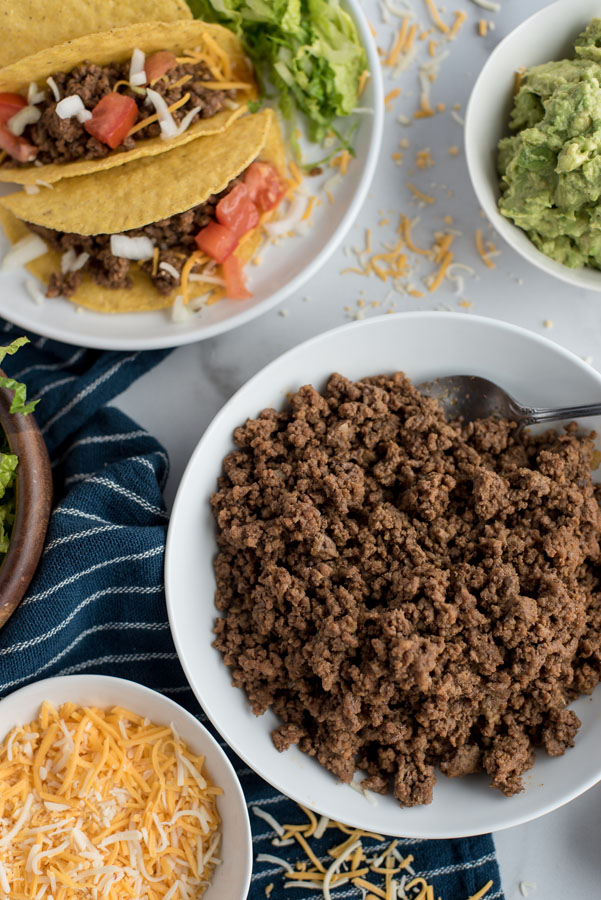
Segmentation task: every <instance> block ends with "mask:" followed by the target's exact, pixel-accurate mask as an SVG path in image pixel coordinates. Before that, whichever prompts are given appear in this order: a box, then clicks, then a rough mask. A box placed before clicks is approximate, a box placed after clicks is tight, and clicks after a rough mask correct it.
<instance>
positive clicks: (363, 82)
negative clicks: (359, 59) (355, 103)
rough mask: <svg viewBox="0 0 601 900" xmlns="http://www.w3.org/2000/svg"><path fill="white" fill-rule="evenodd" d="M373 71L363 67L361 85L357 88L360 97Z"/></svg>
mask: <svg viewBox="0 0 601 900" xmlns="http://www.w3.org/2000/svg"><path fill="white" fill-rule="evenodd" d="M370 75H371V73H370V72H369V71H368V70H367V69H363V71H362V72H361V77H360V78H359V87H358V88H357V97H360V96H361V95H362V94H363V91H364V90H365V85H366V84H367V81H368V79H369V77H370Z"/></svg>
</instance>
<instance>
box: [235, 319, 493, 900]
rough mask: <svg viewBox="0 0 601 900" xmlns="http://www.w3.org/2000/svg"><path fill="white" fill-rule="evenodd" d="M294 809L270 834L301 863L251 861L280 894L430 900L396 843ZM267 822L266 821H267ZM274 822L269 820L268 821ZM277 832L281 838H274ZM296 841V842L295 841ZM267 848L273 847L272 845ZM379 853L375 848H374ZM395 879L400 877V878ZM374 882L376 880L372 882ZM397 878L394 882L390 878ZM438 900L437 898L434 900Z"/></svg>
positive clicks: (268, 857) (266, 857) (430, 891)
mask: <svg viewBox="0 0 601 900" xmlns="http://www.w3.org/2000/svg"><path fill="white" fill-rule="evenodd" d="M357 317H360V316H359V315H357ZM259 809H260V808H259V807H253V811H254V812H255V814H257V815H259V816H260V817H261V818H262V819H264V820H265V821H267V822H268V824H269V818H268V815H269V814H264V811H263V810H260V811H259ZM300 809H301V810H302V811H303V812H304V814H305V815H306V817H307V819H308V821H307V822H305V823H304V824H300V825H298V824H286V825H280V823H279V822H277V823H276V824H277V826H278V827H277V829H276V828H274V831H275V832H277V834H278V835H279V836H280V838H279V839H277V840H278V845H281V844H282V840H281V837H282V835H283V836H284V837H285V838H286V837H288V838H296V840H297V841H298V842H299V843H301V845H302V846H303V848H304V849H305V851H306V850H307V849H308V850H309V851H310V852H309V853H307V858H306V859H304V860H303V859H301V860H298V861H297V862H296V865H295V867H293V866H292V865H291V864H290V863H289V862H288V860H286V859H283V858H281V857H279V856H274V855H272V854H268V853H265V854H263V853H261V854H259V855H258V856H257V862H265V863H268V864H270V865H277V866H279V867H280V869H281V870H282V873H283V876H284V882H285V887H286V888H301V889H302V888H307V889H310V890H313V891H315V892H319V896H322V897H323V898H324V900H335V897H336V894H333V893H332V892H331V891H332V889H333V888H339V887H343V886H344V885H346V884H349V885H351V886H353V887H355V888H359V890H360V891H361V892H362V895H363V898H364V900H370V898H378V900H380V898H381V900H396V898H398V900H401V898H402V900H408V898H409V897H411V898H412V900H418V898H421V900H434V896H435V895H434V888H433V886H432V885H431V884H429V883H428V882H427V880H426V879H425V878H424V877H423V876H421V875H419V874H416V872H415V870H414V869H413V867H412V865H411V863H412V862H414V857H413V855H411V854H410V855H409V856H406V857H403V855H402V854H401V853H400V851H399V849H398V847H397V844H398V840H391V841H390V842H389V843H388V845H387V846H385V848H384V850H382V851H381V852H379V853H378V854H377V855H375V856H372V855H370V851H369V847H368V846H366V845H364V843H363V842H364V840H365V839H368V838H372V839H374V840H377V841H380V842H382V843H384V841H385V840H386V839H385V838H384V837H383V836H382V835H381V834H375V833H374V832H369V831H363V830H361V829H359V828H348V827H347V826H346V825H342V824H341V823H340V822H335V821H331V820H330V819H328V818H327V817H326V816H321V818H320V819H319V822H318V821H317V818H316V816H315V815H314V813H312V812H311V810H309V809H306V808H305V807H303V806H301V807H300ZM270 818H272V817H270ZM274 821H275V820H274ZM328 830H334V831H335V832H339V833H342V834H343V836H344V837H345V840H344V841H343V842H342V843H339V844H337V845H335V846H332V847H330V848H329V849H328V851H327V853H328V856H329V857H331V859H332V862H331V863H329V865H328V864H327V863H326V866H324V865H322V863H321V862H320V860H318V859H317V857H316V855H315V852H314V851H313V849H312V848H311V847H310V846H309V844H308V840H309V839H310V838H314V839H316V840H320V839H321V838H323V837H324V835H325V834H326V832H327V831H328ZM280 832H282V834H280ZM299 836H300V837H301V838H302V840H301V841H299V840H298V838H299ZM272 843H273V841H272ZM378 849H380V848H378ZM401 873H403V874H402V875H401ZM374 876H377V877H376V878H374ZM394 876H398V877H396V878H395V877H394ZM492 885H493V882H492V881H489V882H488V883H487V884H485V885H484V886H483V887H482V888H481V889H480V890H479V891H478V892H477V893H476V894H474V895H473V896H472V897H470V898H466V900H482V898H484V897H485V895H486V894H487V893H488V891H489V890H490V888H491V887H492ZM268 888H270V889H269V891H268V890H267V889H266V891H265V894H266V896H269V894H270V893H271V892H272V890H273V889H274V886H273V885H272V884H271V885H268ZM439 900H440V898H439Z"/></svg>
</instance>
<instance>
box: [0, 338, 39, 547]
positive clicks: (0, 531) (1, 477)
mask: <svg viewBox="0 0 601 900" xmlns="http://www.w3.org/2000/svg"><path fill="white" fill-rule="evenodd" d="M28 343H29V340H28V339H27V338H26V337H20V338H17V339H16V340H15V341H13V342H12V343H11V344H9V345H8V347H0V364H2V362H3V360H4V358H5V357H6V356H12V355H13V354H14V353H16V352H17V350H18V349H19V348H20V347H23V345H24V344H28ZM0 387H4V388H8V390H9V391H13V400H12V403H11V407H10V411H11V413H21V414H22V415H28V413H30V412H33V410H34V409H35V407H36V404H37V402H38V401H37V400H33V401H30V402H29V403H28V402H27V388H26V386H25V385H24V384H23V383H22V382H20V381H15V379H14V378H8V377H7V376H0ZM18 465H19V460H18V457H17V456H16V455H15V454H14V453H11V452H10V447H9V445H8V440H7V438H6V435H4V434H2V433H1V432H0V564H1V563H2V561H3V559H4V557H5V555H6V553H7V551H8V546H9V543H10V536H11V533H12V528H13V523H14V520H15V511H16V500H17V498H16V483H17V467H18Z"/></svg>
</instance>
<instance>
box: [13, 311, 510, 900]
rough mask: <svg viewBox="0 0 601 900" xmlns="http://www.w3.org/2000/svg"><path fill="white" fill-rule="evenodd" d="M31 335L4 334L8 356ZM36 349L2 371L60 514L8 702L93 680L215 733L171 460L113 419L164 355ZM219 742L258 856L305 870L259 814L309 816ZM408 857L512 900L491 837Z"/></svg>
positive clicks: (276, 896) (263, 887) (422, 848)
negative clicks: (167, 570)
mask: <svg viewBox="0 0 601 900" xmlns="http://www.w3.org/2000/svg"><path fill="white" fill-rule="evenodd" d="M2 332H3V333H2ZM21 333H22V331H21V330H20V329H16V328H14V327H13V326H11V325H8V324H5V323H0V344H5V343H8V342H9V341H10V340H12V339H13V338H15V337H17V336H18V335H19V334H21ZM31 340H32V343H31V344H29V345H27V346H26V347H24V348H22V349H21V350H20V351H19V353H18V354H17V355H16V356H14V357H10V358H8V359H7V360H6V361H5V369H6V370H7V373H8V374H9V375H11V376H13V377H15V378H19V379H24V380H25V381H26V382H27V384H28V386H29V396H30V397H31V398H34V397H39V398H41V402H40V404H39V406H38V408H37V410H36V418H37V420H38V423H39V425H40V427H41V429H42V431H43V434H44V437H45V439H46V442H47V444H48V449H49V451H50V456H51V460H52V464H53V471H54V480H55V508H54V510H53V514H52V517H51V521H50V527H49V530H48V536H47V540H46V547H45V550H44V554H43V557H42V560H41V564H40V566H39V569H38V571H37V573H36V576H35V578H34V580H33V582H32V584H31V586H30V588H29V590H28V592H27V595H26V597H25V598H24V600H23V601H22V603H21V605H20V607H19V608H18V610H17V611H16V612H15V614H14V615H13V616H12V618H11V619H10V620H9V621H8V623H7V624H6V626H5V627H4V629H2V631H0V697H2V696H3V695H5V694H7V693H9V692H11V691H12V690H15V689H17V688H19V687H22V686H23V685H25V684H27V683H29V682H32V681H35V680H37V679H41V678H46V677H49V676H52V675H65V674H69V673H75V672H97V673H102V674H106V675H115V676H119V677H123V678H131V679H133V680H136V681H139V682H142V683H143V684H146V685H148V686H149V687H151V688H154V689H155V690H159V691H161V692H162V693H164V694H166V695H168V696H170V697H172V698H173V699H175V700H177V701H179V702H181V703H182V704H183V705H184V706H186V707H187V708H188V709H189V710H190V711H192V712H193V713H194V714H195V715H197V716H198V717H199V718H200V719H201V721H203V723H204V724H205V725H207V727H209V729H210V730H211V731H213V729H212V727H211V726H210V724H209V723H208V722H207V720H206V717H205V716H204V714H203V713H202V711H201V710H200V709H199V707H198V705H197V703H196V700H195V699H194V696H193V694H192V692H191V691H190V689H189V687H188V686H187V683H186V679H185V676H184V673H183V671H182V669H181V667H180V665H179V662H178V659H177V654H176V652H175V648H174V646H173V643H172V641H171V635H170V632H169V625H168V622H167V614H166V609H165V597H164V592H163V552H164V545H165V537H166V530H167V513H166V510H165V506H164V503H163V498H162V488H163V485H164V483H165V480H166V477H167V472H168V460H167V456H166V454H165V451H164V450H163V448H162V447H161V445H160V444H159V443H158V442H157V441H156V440H155V439H154V438H153V437H151V436H150V435H149V434H147V432H145V431H144V430H143V429H141V428H140V427H139V426H138V425H136V424H135V423H134V422H132V421H131V419H129V418H128V417H127V416H125V415H124V414H123V413H121V412H120V411H118V410H117V409H115V408H111V407H110V406H107V403H109V401H110V400H111V399H112V398H113V397H114V396H115V395H117V394H118V393H120V392H121V391H123V390H124V389H125V388H126V387H127V386H128V385H129V384H131V383H132V382H133V381H134V380H135V379H136V378H139V377H140V376H142V375H143V374H144V373H145V372H146V371H148V370H149V369H150V368H151V367H152V366H154V365H155V364H157V363H158V362H159V361H160V360H161V359H163V357H164V356H165V355H166V353H167V352H168V351H165V352H156V351H155V352H151V353H98V352H95V351H90V350H83V349H77V348H75V347H71V346H67V345H64V344H58V343H56V342H54V341H47V340H44V339H42V338H36V337H35V336H31ZM213 733H215V732H214V731H213ZM216 737H217V738H218V740H220V739H219V736H218V735H216ZM220 743H221V745H222V746H223V747H224V748H225V750H226V752H227V753H228V754H229V757H230V759H231V760H232V762H233V763H234V766H235V767H236V769H237V772H238V775H239V776H240V780H241V783H242V786H243V789H244V791H245V794H246V798H247V801H248V805H249V808H250V812H251V815H250V819H251V824H252V828H253V835H254V836H253V845H254V849H255V854H256V855H257V856H260V855H261V854H267V855H270V856H277V857H280V858H285V859H286V861H287V862H288V863H289V864H294V863H295V862H296V860H297V859H300V858H302V857H304V854H303V851H302V849H301V848H300V847H299V846H298V845H296V844H295V845H294V846H287V847H277V846H274V845H273V844H272V841H273V839H274V838H275V837H276V834H275V832H274V831H273V830H272V827H271V825H270V824H269V822H266V821H265V820H264V819H262V818H260V817H259V816H258V815H256V813H254V812H253V810H256V809H259V810H262V811H263V812H264V813H265V812H266V813H269V814H271V815H272V816H273V817H274V818H275V819H276V820H278V821H279V822H281V823H290V822H298V823H300V822H303V821H306V820H305V817H304V813H303V812H302V811H301V810H300V809H299V807H298V806H297V805H296V804H295V803H293V802H292V801H290V800H288V799H287V798H285V797H284V796H282V795H281V794H279V793H278V792H277V791H275V790H274V789H273V788H271V787H270V786H269V785H268V784H266V783H265V782H264V781H263V780H262V779H261V778H259V777H258V776H257V775H255V773H254V772H252V771H251V770H250V769H248V768H246V767H245V766H244V764H243V763H242V762H241V761H240V760H239V759H238V758H237V757H236V756H235V754H233V753H232V752H231V751H230V750H229V748H228V747H227V746H225V744H224V742H223V741H221V740H220ZM333 835H334V832H333V831H331V830H329V831H327V832H326V834H325V837H324V838H323V839H322V840H321V841H315V842H313V843H312V846H313V847H314V849H315V852H316V853H317V855H318V857H319V858H320V859H321V860H322V862H323V863H327V862H331V859H330V857H329V856H328V855H327V850H328V847H331V845H332V843H334V842H339V841H340V840H341V837H340V833H339V832H336V835H337V836H336V837H335V838H334V837H333ZM387 843H388V842H381V841H378V840H367V841H366V842H365V846H366V849H367V848H369V850H368V852H373V853H374V854H377V853H378V852H379V851H380V850H381V849H384V847H385V846H387ZM398 849H399V850H400V852H402V853H403V854H404V856H407V855H409V854H411V855H412V856H413V858H414V859H413V862H412V867H413V869H414V870H415V873H416V874H417V875H422V876H424V877H425V878H426V879H427V880H428V882H429V883H431V884H432V885H433V886H434V896H435V897H440V898H441V900H468V898H469V897H472V896H473V895H474V894H476V893H477V892H478V890H479V889H480V888H482V887H483V886H484V885H485V884H486V883H487V882H488V881H489V880H491V881H492V886H491V887H490V889H489V890H488V892H487V893H486V900H502V898H503V892H502V890H501V885H500V880H499V870H498V867H497V863H496V859H495V852H494V845H493V841H492V837H490V836H489V835H486V836H483V837H476V838H466V839H462V840H450V841H425V840H401V841H400V842H399V844H398ZM417 887H418V886H417V885H416V887H414V888H411V889H409V890H408V893H407V898H408V900H412V898H414V897H415V896H416V891H417ZM266 892H267V894H269V896H270V897H271V900H282V898H284V897H286V898H290V896H291V892H290V890H287V889H286V888H285V881H284V878H283V873H282V870H281V869H280V867H279V866H278V865H277V864H274V863H273V862H269V861H263V862H259V861H255V865H254V873H253V880H252V884H251V889H250V894H249V898H250V900H260V898H261V900H263V898H265V897H266V895H267V894H266ZM292 894H293V900H313V898H315V896H316V893H315V891H314V890H310V889H308V888H305V889H302V888H300V889H298V888H297V889H296V890H295V891H292ZM363 895H364V893H363ZM399 896H401V897H402V896H403V895H399ZM332 897H333V900H347V898H348V900H354V898H357V900H360V898H361V897H362V891H360V890H359V889H357V888H353V887H352V886H349V885H345V886H343V887H340V888H338V889H334V890H333V892H332ZM223 900H229V898H223ZM403 900H404V898H403Z"/></svg>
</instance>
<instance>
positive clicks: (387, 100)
mask: <svg viewBox="0 0 601 900" xmlns="http://www.w3.org/2000/svg"><path fill="white" fill-rule="evenodd" d="M400 93H401V89H400V88H393V89H392V90H391V91H389V92H388V93H387V94H386V96H385V97H384V105H385V107H386V109H392V101H393V100H396V98H397V97H398V96H399V94H400ZM345 152H346V153H348V150H346V151H345Z"/></svg>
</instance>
